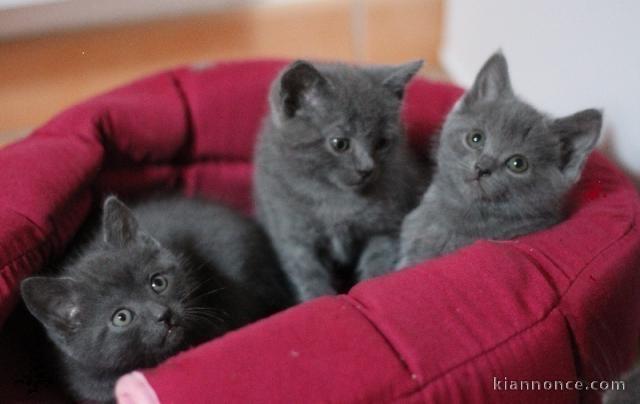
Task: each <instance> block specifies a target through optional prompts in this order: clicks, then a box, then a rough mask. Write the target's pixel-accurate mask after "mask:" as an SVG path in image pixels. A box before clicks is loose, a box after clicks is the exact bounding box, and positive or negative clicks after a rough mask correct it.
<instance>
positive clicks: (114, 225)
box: [102, 196, 138, 247]
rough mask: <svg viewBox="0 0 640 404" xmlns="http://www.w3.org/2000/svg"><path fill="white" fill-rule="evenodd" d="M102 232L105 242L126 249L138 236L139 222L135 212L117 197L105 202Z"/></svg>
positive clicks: (111, 197)
mask: <svg viewBox="0 0 640 404" xmlns="http://www.w3.org/2000/svg"><path fill="white" fill-rule="evenodd" d="M102 232H103V235H104V241H105V242H107V243H109V244H111V245H113V246H116V247H124V246H125V245H127V244H128V243H130V242H132V241H134V240H135V239H136V237H137V235H138V221H137V220H136V218H135V216H134V215H133V212H131V210H129V208H127V206H126V205H125V204H124V203H122V202H120V200H119V199H118V198H116V197H115V196H110V197H108V198H107V199H106V200H105V201H104V205H103V208H102Z"/></svg>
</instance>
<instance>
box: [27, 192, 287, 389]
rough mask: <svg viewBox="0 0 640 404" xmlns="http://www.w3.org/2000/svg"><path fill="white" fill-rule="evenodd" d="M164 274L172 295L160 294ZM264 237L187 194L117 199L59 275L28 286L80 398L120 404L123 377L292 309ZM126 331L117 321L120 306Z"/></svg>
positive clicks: (32, 307)
mask: <svg viewBox="0 0 640 404" xmlns="http://www.w3.org/2000/svg"><path fill="white" fill-rule="evenodd" d="M156 274H160V276H162V277H163V278H164V279H165V280H166V281H167V286H166V289H164V290H161V291H157V290H156V291H154V289H153V288H152V287H151V280H152V278H153V276H154V275H156ZM283 284H286V279H285V278H284V275H282V274H280V273H279V272H278V269H277V267H276V257H275V255H274V254H273V253H272V251H271V250H270V248H269V241H268V239H267V238H266V235H264V234H263V233H261V231H260V229H259V228H258V227H257V226H256V225H255V223H253V222H251V221H250V220H249V219H245V218H243V217H240V216H239V215H237V214H235V213H234V212H232V211H231V210H229V209H227V208H225V207H223V206H220V205H214V204H210V203H206V202H203V201H197V200H187V199H183V198H168V199H161V200H155V201H149V202H145V203H142V204H141V205H138V206H137V207H136V208H134V209H133V210H130V209H129V208H127V207H126V206H125V205H124V204H123V203H122V202H120V201H119V200H118V199H117V198H115V197H109V198H108V199H107V200H106V201H105V203H104V208H103V216H102V227H101V229H100V231H98V232H95V234H94V235H93V236H92V238H91V240H90V241H89V242H88V244H87V245H85V246H83V247H80V249H79V254H78V256H77V257H75V258H70V259H69V261H68V262H67V263H66V264H64V265H63V269H62V271H61V273H60V274H58V275H57V276H52V277H45V276H34V277H31V278H27V279H26V280H24V281H23V282H22V285H21V289H22V296H23V298H24V301H25V303H26V306H27V308H28V309H29V311H30V312H31V313H32V314H33V315H34V316H35V317H36V318H37V319H38V320H39V321H40V322H41V323H42V324H43V325H44V327H45V329H46V330H47V334H48V335H49V337H50V339H51V340H52V341H53V343H54V345H55V347H56V353H57V355H56V356H57V358H58V362H59V366H58V367H59V369H60V373H61V378H62V381H63V382H64V383H65V384H66V385H67V387H68V389H69V391H70V392H71V394H72V395H73V396H74V397H75V398H76V399H78V400H90V401H99V402H109V401H113V400H114V397H113V386H114V383H115V381H116V379H117V378H118V377H119V376H121V375H122V374H124V373H126V372H129V371H132V370H134V369H137V368H144V367H150V366H154V365H156V364H158V363H159V362H161V361H163V360H164V359H166V358H168V357H169V356H171V355H173V354H175V353H176V352H178V351H180V350H183V349H186V348H188V347H190V346H192V345H195V344H198V343H201V342H204V341H206V340H208V339H211V338H213V337H216V336H219V335H221V334H223V333H225V332H226V331H228V330H231V329H234V328H237V327H240V326H242V325H244V324H246V323H248V322H250V321H253V320H256V319H258V318H260V317H263V316H265V315H268V314H270V313H272V312H274V311H276V310H278V309H281V308H284V307H285V306H287V305H288V304H290V303H292V298H291V297H290V296H289V294H288V293H289V292H288V291H287V290H286V288H284V287H283V286H282V285H283ZM122 308H125V309H129V310H131V311H132V312H133V313H134V317H133V321H131V323H130V324H129V325H127V326H124V327H117V326H116V325H114V323H113V322H112V319H113V317H114V313H116V312H118V310H119V309H122Z"/></svg>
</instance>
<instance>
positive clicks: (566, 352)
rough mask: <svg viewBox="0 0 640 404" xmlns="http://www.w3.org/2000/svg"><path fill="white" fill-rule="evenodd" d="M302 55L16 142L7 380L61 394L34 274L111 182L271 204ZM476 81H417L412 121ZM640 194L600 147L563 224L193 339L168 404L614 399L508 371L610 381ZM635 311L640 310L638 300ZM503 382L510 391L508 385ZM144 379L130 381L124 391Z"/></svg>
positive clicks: (196, 77) (1, 161) (630, 276)
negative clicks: (52, 374) (537, 384)
mask: <svg viewBox="0 0 640 404" xmlns="http://www.w3.org/2000/svg"><path fill="white" fill-rule="evenodd" d="M285 63H286V61H273V60H271V61H270V60H264V61H248V62H234V63H220V64H216V65H213V66H210V67H207V68H205V69H191V68H179V69H175V70H172V71H168V72H164V73H161V74H157V75H154V76H151V77H149V78H146V79H143V80H140V81H137V82H135V83H133V84H130V85H127V86H125V87H123V88H120V89H116V90H114V91H112V92H109V93H107V94H104V95H101V96H98V97H96V98H94V99H91V100H89V101H87V102H84V103H82V104H79V105H77V106H74V107H72V108H70V109H68V110H66V111H64V112H63V113H61V114H60V115H58V116H57V117H56V118H54V119H53V120H51V121H50V122H48V123H47V124H45V125H44V126H42V127H41V128H40V129H38V130H36V131H35V132H34V133H33V134H32V135H31V136H29V137H28V138H26V139H24V140H22V141H20V142H18V143H16V144H14V145H11V146H9V147H6V148H4V149H2V150H0V167H2V170H0V188H1V189H2V190H3V192H2V194H0V324H2V323H4V327H3V329H2V331H0V357H2V361H0V396H1V397H3V398H5V399H9V400H10V401H26V402H29V401H31V402H42V401H43V400H44V401H55V397H57V398H58V399H63V398H61V396H59V395H56V394H57V393H56V391H57V388H56V386H55V385H51V384H50V383H49V382H48V379H47V378H46V377H42V376H40V372H39V371H38V369H39V368H40V367H41V366H40V365H39V361H40V360H41V357H40V356H39V355H33V352H37V351H38V349H37V347H35V346H34V344H35V342H33V341H36V339H34V338H30V337H29V336H31V335H32V334H33V333H34V332H35V331H33V328H32V327H31V326H29V322H27V321H25V318H24V316H22V317H21V316H20V315H19V314H18V313H16V314H14V315H12V316H11V319H10V320H9V321H6V320H7V318H8V317H9V315H10V314H11V313H12V311H14V308H15V307H16V303H18V300H19V296H18V285H19V282H20V280H22V279H23V278H24V277H26V276H28V275H30V274H32V273H33V272H36V271H40V270H42V269H43V268H44V267H45V265H46V264H47V263H48V262H51V260H52V259H54V258H55V257H58V256H60V255H61V254H62V253H63V251H64V248H65V246H66V245H67V244H68V242H69V241H70V239H71V238H72V237H73V235H74V234H75V233H76V231H77V230H78V228H79V226H80V225H81V224H82V222H83V221H84V220H85V219H86V217H87V215H88V212H89V211H90V210H91V209H92V208H94V207H96V206H97V205H98V204H99V202H100V200H101V198H102V196H103V195H104V194H105V193H108V192H115V193H117V194H119V195H122V196H125V197H126V196H134V195H140V194H145V193H149V192H151V191H157V190H159V189H163V190H168V189H179V190H182V191H183V192H184V193H185V194H187V195H194V194H200V195H204V196H208V197H215V198H216V199H221V200H223V201H225V202H227V203H229V204H231V205H233V206H235V207H237V208H238V209H240V210H241V211H244V212H246V213H249V212H251V208H252V203H251V173H252V165H251V160H252V154H253V152H252V148H253V144H254V141H255V136H256V134H257V131H258V129H259V126H260V121H261V117H262V116H263V114H264V113H265V111H266V93H267V90H268V86H269V83H270V81H271V80H272V79H273V77H274V76H275V75H276V73H277V71H278V70H279V69H281V68H282V66H283V65H284V64H285ZM460 94H461V90H460V89H458V88H456V87H453V86H449V85H444V84H438V83H433V82H429V81H426V80H422V79H418V80H415V81H414V82H413V83H412V84H411V85H410V87H409V89H408V91H407V94H406V102H405V107H404V110H403V118H404V121H405V124H406V127H407V129H408V134H409V136H410V141H411V144H412V145H413V147H414V148H415V150H417V151H419V152H421V153H424V152H425V149H426V148H427V147H428V144H429V142H428V140H429V139H428V136H427V134H430V133H434V132H435V131H436V130H437V128H438V126H439V125H440V124H441V122H442V119H443V118H444V116H445V114H446V112H447V111H448V110H449V108H450V107H451V106H452V105H453V103H454V102H455V101H456V99H457V98H458V97H459V96H460ZM638 206H639V205H638V195H637V193H636V191H635V189H634V188H633V186H632V185H631V183H630V182H629V181H628V180H627V179H626V178H625V177H624V176H623V175H622V174H621V173H620V171H618V170H617V169H616V168H615V167H614V166H613V165H612V164H610V163H609V162H608V161H607V160H606V159H605V158H604V157H602V156H601V155H600V154H598V153H594V155H593V156H592V157H591V158H590V159H589V161H588V164H587V166H586V168H585V171H584V175H583V178H582V180H581V181H580V183H579V184H578V186H577V187H576V189H575V192H574V193H573V194H572V196H571V203H570V207H571V215H570V217H569V218H568V219H567V220H566V221H564V222H563V223H561V224H559V225H557V226H555V227H553V228H551V229H548V230H546V231H542V232H539V233H536V234H532V235H529V236H526V237H522V238H519V239H516V240H513V241H506V242H504V241H503V242H498V241H480V242H477V243H475V244H473V245H471V246H469V247H467V248H464V249H462V250H460V251H458V252H456V253H454V254H451V255H449V256H445V257H442V258H439V259H436V260H432V261H428V262H425V263H422V264H419V265H416V266H415V267H414V268H411V269H407V270H404V271H401V272H398V273H394V274H391V275H388V276H385V277H381V278H378V279H374V280H372V281H369V282H365V283H362V284H359V285H358V286H356V287H355V288H353V289H352V290H351V291H350V292H349V294H347V295H342V296H336V297H324V298H320V299H317V300H314V301H311V302H308V303H305V304H302V305H299V306H297V307H295V308H292V309H290V310H287V311H285V312H283V313H280V314H278V315H275V316H273V317H271V318H269V319H266V320H263V321H260V322H258V323H256V324H253V325H250V326H248V327H245V328H243V329H241V330H238V331H236V332H232V333H229V334H227V335H226V336H224V337H222V338H219V339H217V340H214V341H212V342H209V343H207V344H204V345H202V346H200V347H198V348H195V349H192V350H190V351H188V352H185V353H182V354H180V355H178V356H176V357H174V358H172V359H170V360H168V361H167V362H165V363H164V364H161V365H160V366H158V367H157V368H155V369H148V370H145V371H143V372H142V375H143V376H144V379H141V380H143V381H144V382H145V383H146V384H145V385H147V386H150V388H151V389H152V393H154V394H155V396H157V398H159V400H160V401H161V402H167V403H171V402H175V403H181V402H189V403H200V402H201V403H205V402H212V401H216V402H320V401H322V402H425V401H428V402H470V401H476V402H482V401H484V402H540V401H543V400H545V399H546V400H547V401H549V402H567V401H574V402H575V401H577V400H578V399H582V400H584V401H587V402H596V401H597V400H598V397H599V393H598V392H595V391H592V390H591V391H576V390H566V389H565V390H562V391H551V390H542V391H536V392H532V391H528V392H527V391H524V392H517V391H503V390H500V389H495V388H494V385H495V382H496V380H497V381H503V380H505V378H507V379H508V380H540V381H545V380H550V381H554V380H610V379H614V378H615V375H616V374H617V373H618V372H620V371H621V370H623V369H624V368H626V367H628V366H629V365H630V363H631V361H632V359H633V357H634V354H635V347H636V342H637V341H638V337H639V335H638V334H639V330H640V327H639V325H640V317H639V316H638V315H637V313H640V297H638V296H637V293H635V292H636V291H637V290H638V288H639V287H640V275H638V270H637V269H638V268H639V267H640V254H639V252H640V233H639V232H638V229H637V225H636V214H637V211H638ZM632 313H634V314H633V315H632ZM498 387H500V386H499V385H498ZM121 393H122V394H123V395H127V391H126V389H124V390H123V391H122V392H121Z"/></svg>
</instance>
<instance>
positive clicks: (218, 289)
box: [190, 286, 226, 301]
mask: <svg viewBox="0 0 640 404" xmlns="http://www.w3.org/2000/svg"><path fill="white" fill-rule="evenodd" d="M224 289H226V288H225V287H224V286H222V287H219V288H216V289H213V290H210V291H208V292H204V293H202V294H199V295H197V296H195V297H192V298H191V299H190V300H192V301H194V300H198V299H202V298H203V297H205V296H209V295H212V294H214V293H217V292H220V291H221V290H224Z"/></svg>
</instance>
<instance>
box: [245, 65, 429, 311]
mask: <svg viewBox="0 0 640 404" xmlns="http://www.w3.org/2000/svg"><path fill="white" fill-rule="evenodd" d="M421 66H422V62H421V61H417V62H412V63H407V64H404V65H400V66H393V67H363V68H358V67H352V66H346V65H340V64H314V65H312V64H311V63H308V62H305V61H297V62H295V63H293V64H291V65H290V66H288V67H287V68H286V69H285V70H284V71H283V72H282V73H281V74H280V76H279V77H278V78H277V79H276V80H275V81H274V83H273V85H272V88H271V93H270V98H269V102H270V107H271V111H270V114H269V115H268V117H267V118H266V121H265V125H264V128H263V130H262V133H261V136H260V140H259V143H258V145H257V149H256V163H257V167H256V173H255V198H256V204H257V215H258V218H259V220H260V221H261V222H262V223H263V224H264V226H265V228H266V230H267V232H268V233H269V235H270V236H271V239H272V241H273V243H274V247H275V249H276V251H277V253H278V255H279V257H280V262H281V265H282V267H283V269H284V270H285V272H286V273H287V274H288V275H289V277H290V279H291V280H292V282H293V284H294V286H295V288H296V289H297V292H298V297H299V298H300V299H301V300H308V299H311V298H314V297H317V296H320V295H324V294H334V293H336V288H339V287H338V286H337V285H336V283H337V282H336V280H337V279H339V278H343V279H345V278H348V277H349V276H351V277H354V275H355V277H357V279H367V278H370V277H373V276H376V275H379V274H382V273H385V272H387V271H389V270H391V269H392V268H393V264H394V262H395V258H396V250H397V236H398V231H399V228H400V224H401V221H402V217H403V216H404V215H405V214H406V213H407V212H408V211H409V210H410V209H411V208H412V207H413V206H415V203H416V202H417V197H418V196H419V194H420V193H419V192H418V191H416V188H417V187H416V184H417V183H418V182H417V174H416V172H415V170H416V168H415V163H414V158H413V156H412V155H410V153H409V151H408V148H407V145H406V139H405V136H404V132H403V128H402V125H401V122H400V117H399V111H400V106H401V103H402V96H403V92H404V88H405V86H406V84H407V82H408V81H409V80H410V79H411V78H412V77H413V75H414V74H415V73H416V72H417V71H418V69H420V67H421ZM354 269H355V274H354ZM332 271H333V273H332ZM336 272H341V273H339V274H336ZM336 275H337V276H336Z"/></svg>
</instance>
